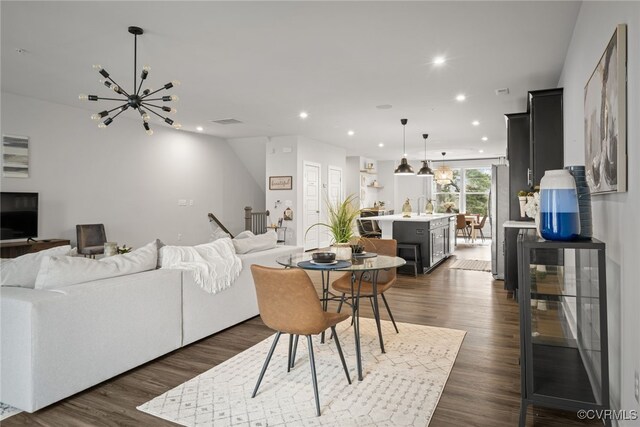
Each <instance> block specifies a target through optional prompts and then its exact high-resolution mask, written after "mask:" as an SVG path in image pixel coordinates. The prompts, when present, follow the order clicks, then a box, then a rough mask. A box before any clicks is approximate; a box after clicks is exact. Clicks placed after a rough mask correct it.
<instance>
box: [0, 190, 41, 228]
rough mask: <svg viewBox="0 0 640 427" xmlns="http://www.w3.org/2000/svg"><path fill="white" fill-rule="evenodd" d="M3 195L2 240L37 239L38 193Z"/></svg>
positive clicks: (1, 207) (1, 210) (0, 215)
mask: <svg viewBox="0 0 640 427" xmlns="http://www.w3.org/2000/svg"><path fill="white" fill-rule="evenodd" d="M1 194H2V196H1V197H2V200H1V201H0V240H7V239H22V238H24V239H27V238H29V237H37V236H38V193H9V192H5V191H3V192H2V193H1Z"/></svg>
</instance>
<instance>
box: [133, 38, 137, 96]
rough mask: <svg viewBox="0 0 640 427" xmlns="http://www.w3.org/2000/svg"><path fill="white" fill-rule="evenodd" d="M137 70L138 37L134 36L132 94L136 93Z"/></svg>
mask: <svg viewBox="0 0 640 427" xmlns="http://www.w3.org/2000/svg"><path fill="white" fill-rule="evenodd" d="M137 68H138V35H137V34H134V39H133V93H136V87H137V86H138V82H137V77H138V76H137V75H136V69H137Z"/></svg>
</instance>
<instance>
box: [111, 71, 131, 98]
mask: <svg viewBox="0 0 640 427" xmlns="http://www.w3.org/2000/svg"><path fill="white" fill-rule="evenodd" d="M107 79H109V80H111V83H113V84H114V85H116V86H118V87H119V88H120V90H121V91H122V93H123V94H124V95H125V96H126V97H127V98H128V97H129V94H128V93H127V91H126V90H124V89H122V86H120V85H119V84H118V83H116V81H115V80H113V79H112V78H111V76H109V77H107Z"/></svg>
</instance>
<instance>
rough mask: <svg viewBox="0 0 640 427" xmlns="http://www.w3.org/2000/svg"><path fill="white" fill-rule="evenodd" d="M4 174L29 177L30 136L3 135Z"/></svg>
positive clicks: (10, 176) (4, 175) (8, 176)
mask: <svg viewBox="0 0 640 427" xmlns="http://www.w3.org/2000/svg"><path fill="white" fill-rule="evenodd" d="M2 176H3V177H4V178H29V138H28V137H26V136H10V135H2Z"/></svg>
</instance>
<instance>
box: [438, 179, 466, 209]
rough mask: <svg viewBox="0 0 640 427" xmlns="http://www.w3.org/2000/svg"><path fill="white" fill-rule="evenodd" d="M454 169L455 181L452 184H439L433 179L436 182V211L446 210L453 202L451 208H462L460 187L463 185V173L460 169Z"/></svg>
mask: <svg viewBox="0 0 640 427" xmlns="http://www.w3.org/2000/svg"><path fill="white" fill-rule="evenodd" d="M452 170H453V181H452V182H451V183H450V184H438V183H436V181H435V180H433V184H434V187H435V188H434V191H433V194H434V196H435V197H434V199H435V200H434V210H435V211H436V212H440V213H442V212H445V211H446V210H447V205H449V204H451V203H452V204H453V205H452V206H451V209H452V210H453V211H456V212H457V211H459V209H460V188H461V185H462V175H461V170H460V169H452Z"/></svg>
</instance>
